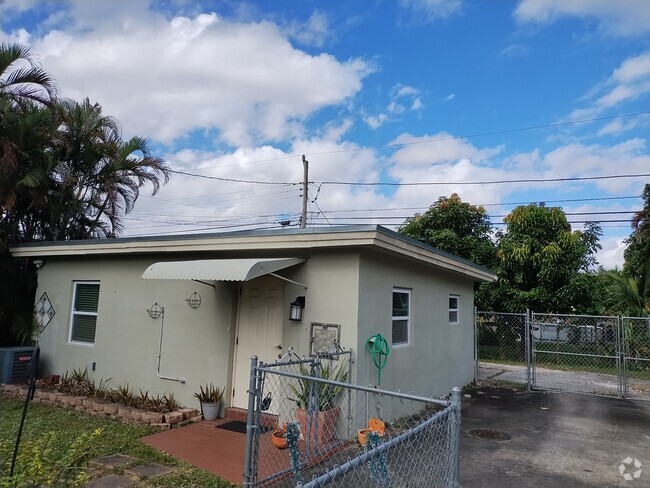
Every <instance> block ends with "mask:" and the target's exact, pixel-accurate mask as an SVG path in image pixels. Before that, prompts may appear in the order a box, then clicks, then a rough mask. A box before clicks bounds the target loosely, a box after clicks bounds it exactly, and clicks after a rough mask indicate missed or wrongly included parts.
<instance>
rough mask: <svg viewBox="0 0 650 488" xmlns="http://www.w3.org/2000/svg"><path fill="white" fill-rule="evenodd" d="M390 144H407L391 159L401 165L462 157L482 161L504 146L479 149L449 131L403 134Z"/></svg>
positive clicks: (446, 160)
mask: <svg viewBox="0 0 650 488" xmlns="http://www.w3.org/2000/svg"><path fill="white" fill-rule="evenodd" d="M390 144H394V145H399V144H406V145H405V146H404V147H402V148H400V149H398V150H397V151H396V152H395V153H394V154H393V155H392V157H391V161H393V162H394V163H396V165H399V166H401V167H404V166H406V167H412V166H431V165H436V164H440V163H446V162H450V161H458V160H460V159H470V160H472V161H473V162H480V161H483V160H485V159H487V158H490V157H493V156H495V155H496V154H498V153H499V152H500V151H501V149H502V147H496V148H486V149H478V148H476V147H475V146H474V145H473V144H472V143H470V142H469V141H468V140H467V139H463V138H456V137H454V136H453V135H451V134H449V133H448V132H439V133H437V134H434V135H424V136H419V137H416V136H413V135H411V134H401V135H399V136H398V137H396V138H395V139H394V140H393V141H391V142H390Z"/></svg>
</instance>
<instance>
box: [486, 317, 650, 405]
mask: <svg viewBox="0 0 650 488" xmlns="http://www.w3.org/2000/svg"><path fill="white" fill-rule="evenodd" d="M475 315H476V317H475V341H476V344H475V347H476V349H475V358H476V371H475V380H476V381H477V382H481V383H493V384H499V385H502V384H508V383H516V384H520V385H526V387H527V388H528V389H540V390H555V391H566V392H573V393H586V394H596V395H607V396H617V397H620V398H632V399H637V400H647V401H650V317H618V316H594V315H570V314H540V313H528V312H527V313H523V314H513V313H500V312H476V313H475Z"/></svg>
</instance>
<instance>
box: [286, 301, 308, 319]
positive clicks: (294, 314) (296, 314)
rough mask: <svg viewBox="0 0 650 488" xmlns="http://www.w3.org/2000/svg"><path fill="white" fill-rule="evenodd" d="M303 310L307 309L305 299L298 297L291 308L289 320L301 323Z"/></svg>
mask: <svg viewBox="0 0 650 488" xmlns="http://www.w3.org/2000/svg"><path fill="white" fill-rule="evenodd" d="M303 308H305V297H296V299H295V300H294V301H293V302H291V305H290V306H289V320H293V321H294V322H300V321H301V320H302V309H303Z"/></svg>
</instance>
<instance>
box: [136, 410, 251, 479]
mask: <svg viewBox="0 0 650 488" xmlns="http://www.w3.org/2000/svg"><path fill="white" fill-rule="evenodd" d="M228 421H229V420H228V419H218V420H214V421H206V420H204V421H203V422H198V423H195V424H192V425H187V426H185V427H182V428H180V429H171V430H167V431H165V432H160V433H158V434H152V435H149V436H147V437H143V438H142V442H144V443H145V444H147V445H149V446H151V447H155V448H156V449H159V450H160V451H163V452H164V453H166V454H169V455H170V456H173V457H175V458H178V459H182V460H184V461H187V462H188V463H190V464H192V465H194V466H197V467H199V468H203V469H205V470H206V471H209V472H211V473H213V474H216V475H217V476H219V477H220V478H223V479H225V480H228V481H230V482H231V483H235V484H240V483H241V482H242V480H243V477H244V475H243V473H244V451H245V448H246V435H245V434H241V433H239V432H232V431H228V430H225V429H217V428H216V426H217V425H219V424H223V423H225V422H228Z"/></svg>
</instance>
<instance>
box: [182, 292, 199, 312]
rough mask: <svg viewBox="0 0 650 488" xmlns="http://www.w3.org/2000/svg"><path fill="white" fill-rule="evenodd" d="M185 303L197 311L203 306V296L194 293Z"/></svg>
mask: <svg viewBox="0 0 650 488" xmlns="http://www.w3.org/2000/svg"><path fill="white" fill-rule="evenodd" d="M185 301H186V302H187V304H188V305H189V306H190V308H194V309H197V308H199V307H200V306H201V295H199V294H198V293H197V292H194V293H192V294H191V295H190V297H189V298H186V299H185Z"/></svg>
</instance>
